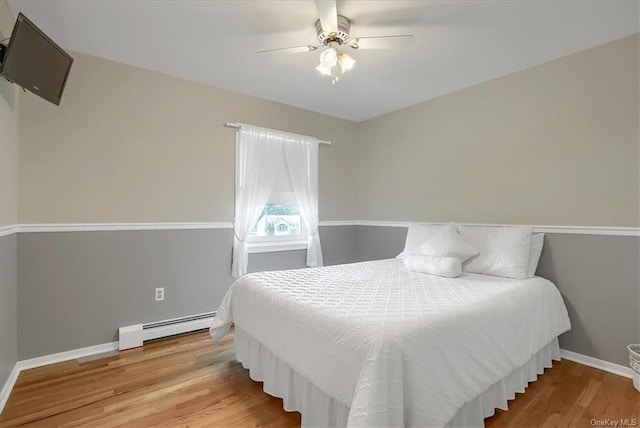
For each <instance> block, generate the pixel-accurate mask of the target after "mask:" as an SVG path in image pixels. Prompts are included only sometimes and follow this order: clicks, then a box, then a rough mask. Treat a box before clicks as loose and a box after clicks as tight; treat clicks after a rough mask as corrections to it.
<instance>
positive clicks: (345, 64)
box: [338, 53, 356, 73]
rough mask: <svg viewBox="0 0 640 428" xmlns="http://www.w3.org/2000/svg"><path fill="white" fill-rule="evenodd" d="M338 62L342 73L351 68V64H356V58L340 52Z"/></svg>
mask: <svg viewBox="0 0 640 428" xmlns="http://www.w3.org/2000/svg"><path fill="white" fill-rule="evenodd" d="M338 64H340V68H341V69H342V72H343V73H344V72H346V71H349V70H351V69H352V68H353V66H354V65H355V64H356V60H355V59H353V58H351V57H350V56H349V55H347V54H346V53H340V56H339V57H338Z"/></svg>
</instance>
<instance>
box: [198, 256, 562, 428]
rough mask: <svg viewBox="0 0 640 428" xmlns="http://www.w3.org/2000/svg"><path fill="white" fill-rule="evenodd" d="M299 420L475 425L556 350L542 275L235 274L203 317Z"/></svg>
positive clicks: (380, 268)
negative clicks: (229, 336)
mask: <svg viewBox="0 0 640 428" xmlns="http://www.w3.org/2000/svg"><path fill="white" fill-rule="evenodd" d="M232 323H233V324H234V325H235V330H234V349H235V352H236V355H237V357H238V359H239V360H240V361H242V364H243V365H244V367H246V368H248V369H249V371H250V376H251V378H252V379H254V380H257V381H263V382H264V390H265V391H266V392H267V393H269V394H271V395H274V396H277V397H280V398H283V400H284V408H285V410H288V411H294V410H297V411H300V412H301V414H302V424H303V425H304V426H429V427H436V426H483V424H484V418H485V417H488V416H490V415H492V414H493V413H494V411H495V410H494V409H495V408H502V409H505V410H506V406H507V400H508V399H512V398H514V395H515V392H524V388H525V387H526V386H527V383H528V382H530V381H534V380H535V379H536V377H537V375H538V374H541V373H542V372H543V371H544V368H545V367H550V366H551V363H552V360H553V359H558V358H559V348H558V335H560V334H561V333H563V332H565V331H567V330H568V329H569V328H570V323H569V318H568V316H567V311H566V308H565V306H564V303H563V301H562V298H561V296H560V293H559V292H558V290H557V288H556V287H555V285H554V284H553V283H551V282H550V281H548V280H546V279H543V278H540V277H533V278H530V279H524V280H515V279H507V278H501V277H496V276H489V275H480V274H469V273H464V274H463V275H462V276H460V277H458V278H443V277H438V276H433V275H427V274H421V273H416V272H413V271H409V270H407V269H406V268H405V266H404V264H403V262H402V261H401V260H398V259H389V260H380V261H370V262H362V263H354V264H346V265H337V266H329V267H321V268H308V269H297V270H286V271H272V272H261V273H255V274H250V275H245V276H243V277H242V278H240V279H239V280H237V281H236V282H235V283H234V284H233V285H232V286H231V288H230V289H229V291H228V292H227V294H226V296H225V297H224V299H223V302H222V304H221V306H220V308H219V310H218V312H217V315H216V317H215V318H214V320H213V323H212V326H211V330H210V332H211V335H212V337H213V339H214V340H219V339H220V338H221V337H223V336H224V335H225V334H226V332H227V331H228V329H229V327H230V325H231V324H232Z"/></svg>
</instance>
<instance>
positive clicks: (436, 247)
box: [420, 222, 478, 263]
mask: <svg viewBox="0 0 640 428" xmlns="http://www.w3.org/2000/svg"><path fill="white" fill-rule="evenodd" d="M420 252H422V254H426V255H427V256H438V257H455V258H456V259H458V260H460V262H461V263H462V262H464V261H465V260H467V259H468V258H469V257H473V256H475V255H476V254H478V250H477V249H476V248H475V247H473V245H471V244H470V243H469V242H467V241H466V240H465V239H464V238H463V237H462V236H460V234H459V233H458V227H457V226H456V224H455V223H453V222H451V223H449V224H448V225H447V226H446V227H445V229H444V230H443V231H441V232H440V233H438V234H437V235H435V236H434V237H433V238H431V239H430V240H428V241H427V242H425V243H424V244H422V245H421V246H420Z"/></svg>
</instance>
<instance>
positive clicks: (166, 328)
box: [118, 312, 216, 351]
mask: <svg viewBox="0 0 640 428" xmlns="http://www.w3.org/2000/svg"><path fill="white" fill-rule="evenodd" d="M215 315H216V313H215V312H206V313H203V314H196V315H190V316H186V317H180V318H173V319H169V320H163V321H156V322H150V323H146V324H134V325H128V326H125V327H120V328H119V329H118V333H119V337H118V347H119V349H120V350H121V351H122V350H124V349H131V348H137V347H138V346H142V345H143V344H144V342H146V341H148V340H154V339H160V338H163V337H169V336H174V335H176V334H183V333H189V332H191V331H196V330H202V329H205V328H209V326H211V321H212V320H213V317H214V316H215Z"/></svg>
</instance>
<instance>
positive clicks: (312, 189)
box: [283, 136, 322, 267]
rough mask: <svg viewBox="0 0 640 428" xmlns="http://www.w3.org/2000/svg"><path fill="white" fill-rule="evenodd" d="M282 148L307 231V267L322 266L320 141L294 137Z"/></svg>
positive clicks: (287, 140)
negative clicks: (319, 198) (319, 215)
mask: <svg viewBox="0 0 640 428" xmlns="http://www.w3.org/2000/svg"><path fill="white" fill-rule="evenodd" d="M283 148H284V153H285V159H286V163H287V168H288V170H289V177H290V178H291V184H292V187H293V191H294V192H295V194H296V199H297V200H298V204H299V206H300V216H301V217H302V221H303V222H304V224H305V226H306V228H307V233H308V236H307V266H310V267H316V266H322V247H321V246H320V236H319V234H318V140H316V139H315V138H310V137H303V136H295V137H291V138H287V139H286V140H285V143H284V146H283Z"/></svg>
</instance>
